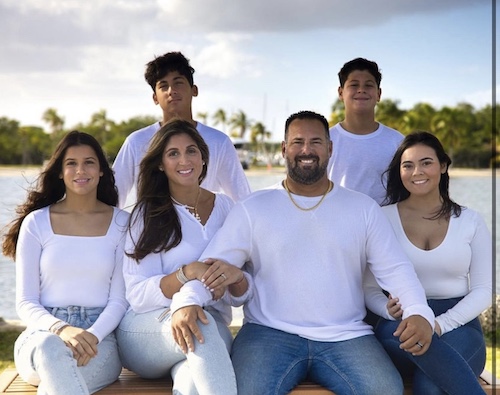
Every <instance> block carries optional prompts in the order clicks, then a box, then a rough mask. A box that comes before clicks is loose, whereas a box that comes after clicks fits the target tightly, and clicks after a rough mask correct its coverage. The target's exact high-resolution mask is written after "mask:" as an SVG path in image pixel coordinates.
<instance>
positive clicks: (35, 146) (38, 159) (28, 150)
mask: <svg viewBox="0 0 500 395" xmlns="http://www.w3.org/2000/svg"><path fill="white" fill-rule="evenodd" d="M18 134H19V137H20V142H21V144H20V146H21V152H22V153H21V164H23V165H33V164H36V165H41V164H43V161H44V160H45V159H47V158H49V157H50V155H51V151H52V143H51V138H50V135H48V134H47V133H45V131H44V130H43V129H42V128H40V127H37V126H21V127H20V128H19V129H18Z"/></svg>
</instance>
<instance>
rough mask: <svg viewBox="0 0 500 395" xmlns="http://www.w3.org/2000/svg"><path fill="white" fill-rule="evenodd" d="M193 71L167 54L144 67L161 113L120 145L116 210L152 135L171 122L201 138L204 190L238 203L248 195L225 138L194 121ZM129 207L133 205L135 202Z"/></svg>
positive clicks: (177, 56) (132, 182)
mask: <svg viewBox="0 0 500 395" xmlns="http://www.w3.org/2000/svg"><path fill="white" fill-rule="evenodd" d="M193 74H194V68H193V67H191V65H190V64H189V59H186V57H184V55H183V54H182V53H180V52H169V53H166V54H164V55H162V56H159V57H156V58H155V59H154V60H152V61H151V62H149V63H148V64H147V66H146V72H145V74H144V77H145V79H146V81H147V83H148V84H149V85H150V86H151V88H152V89H153V102H154V103H155V104H156V105H159V106H160V107H161V109H162V112H163V118H162V120H161V121H160V122H156V123H154V124H152V125H149V126H146V127H145V128H143V129H140V130H137V131H135V132H133V133H131V134H130V135H129V136H128V137H127V138H126V139H125V142H124V143H123V145H122V147H121V148H120V151H119V152H118V155H117V157H116V159H115V162H114V164H113V170H114V171H115V179H116V187H117V188H118V198H119V202H118V205H119V207H121V208H123V207H124V206H125V204H126V202H127V199H128V195H129V193H130V192H131V190H132V189H135V187H136V186H137V175H138V173H139V164H140V163H141V160H142V158H143V157H144V154H145V152H146V150H147V149H148V147H149V142H150V141H151V138H152V137H153V135H154V134H155V133H156V132H157V131H158V130H159V129H160V127H161V126H162V125H164V124H165V123H166V122H168V121H169V120H171V119H173V118H181V119H184V120H187V121H190V122H191V123H192V124H193V125H195V126H196V130H198V132H199V133H200V135H201V136H202V137H203V139H204V140H205V142H206V143H207V145H208V148H209V151H210V154H209V155H210V156H209V158H210V162H209V166H208V171H207V176H206V178H205V180H204V181H203V183H202V184H201V185H202V186H203V187H204V188H206V189H208V190H210V191H213V192H218V191H222V192H224V193H225V194H226V195H228V196H230V197H231V198H232V199H233V200H235V201H237V200H240V199H242V198H244V197H245V196H247V195H248V194H249V193H250V186H249V184H248V180H247V178H246V176H245V173H244V171H243V167H242V166H241V164H240V161H239V159H238V154H237V152H236V150H235V148H234V145H233V144H232V142H231V140H230V139H229V137H228V136H227V135H225V134H224V133H222V132H221V131H219V130H217V129H213V128H211V127H208V126H206V125H203V124H202V123H200V122H197V121H195V120H194V119H193V112H192V108H191V102H192V99H193V97H196V96H198V87H197V86H196V85H195V84H194V81H193ZM129 203H131V204H134V203H135V198H134V199H133V201H129Z"/></svg>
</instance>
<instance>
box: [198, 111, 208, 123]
mask: <svg viewBox="0 0 500 395" xmlns="http://www.w3.org/2000/svg"><path fill="white" fill-rule="evenodd" d="M196 118H198V119H199V120H200V121H201V123H204V124H205V125H206V124H207V119H208V112H197V113H196Z"/></svg>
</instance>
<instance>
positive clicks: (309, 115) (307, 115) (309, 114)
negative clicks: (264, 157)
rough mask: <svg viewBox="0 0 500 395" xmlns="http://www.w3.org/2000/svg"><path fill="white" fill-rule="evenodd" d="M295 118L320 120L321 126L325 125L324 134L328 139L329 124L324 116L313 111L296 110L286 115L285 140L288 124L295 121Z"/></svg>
mask: <svg viewBox="0 0 500 395" xmlns="http://www.w3.org/2000/svg"><path fill="white" fill-rule="evenodd" d="M296 119H311V120H316V121H320V122H321V123H322V124H323V126H324V127H325V134H326V136H327V140H330V131H329V128H330V126H329V125H328V121H327V120H326V118H325V117H324V116H323V115H321V114H318V113H316V112H314V111H307V110H305V111H299V112H296V113H294V114H292V115H290V116H289V117H288V119H287V120H286V122H285V141H286V138H287V136H288V128H289V126H290V124H291V123H292V122H293V121H295V120H296Z"/></svg>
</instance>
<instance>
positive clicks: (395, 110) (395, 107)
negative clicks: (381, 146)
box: [375, 99, 405, 130]
mask: <svg viewBox="0 0 500 395" xmlns="http://www.w3.org/2000/svg"><path fill="white" fill-rule="evenodd" d="M404 115H405V111H404V110H401V109H400V108H399V100H391V99H385V100H381V101H380V102H379V103H378V104H377V107H376V108H375V119H376V120H377V121H378V122H381V123H383V124H384V125H386V126H389V127H391V128H394V129H396V130H399V129H400V125H401V122H402V119H403V116H404Z"/></svg>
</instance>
